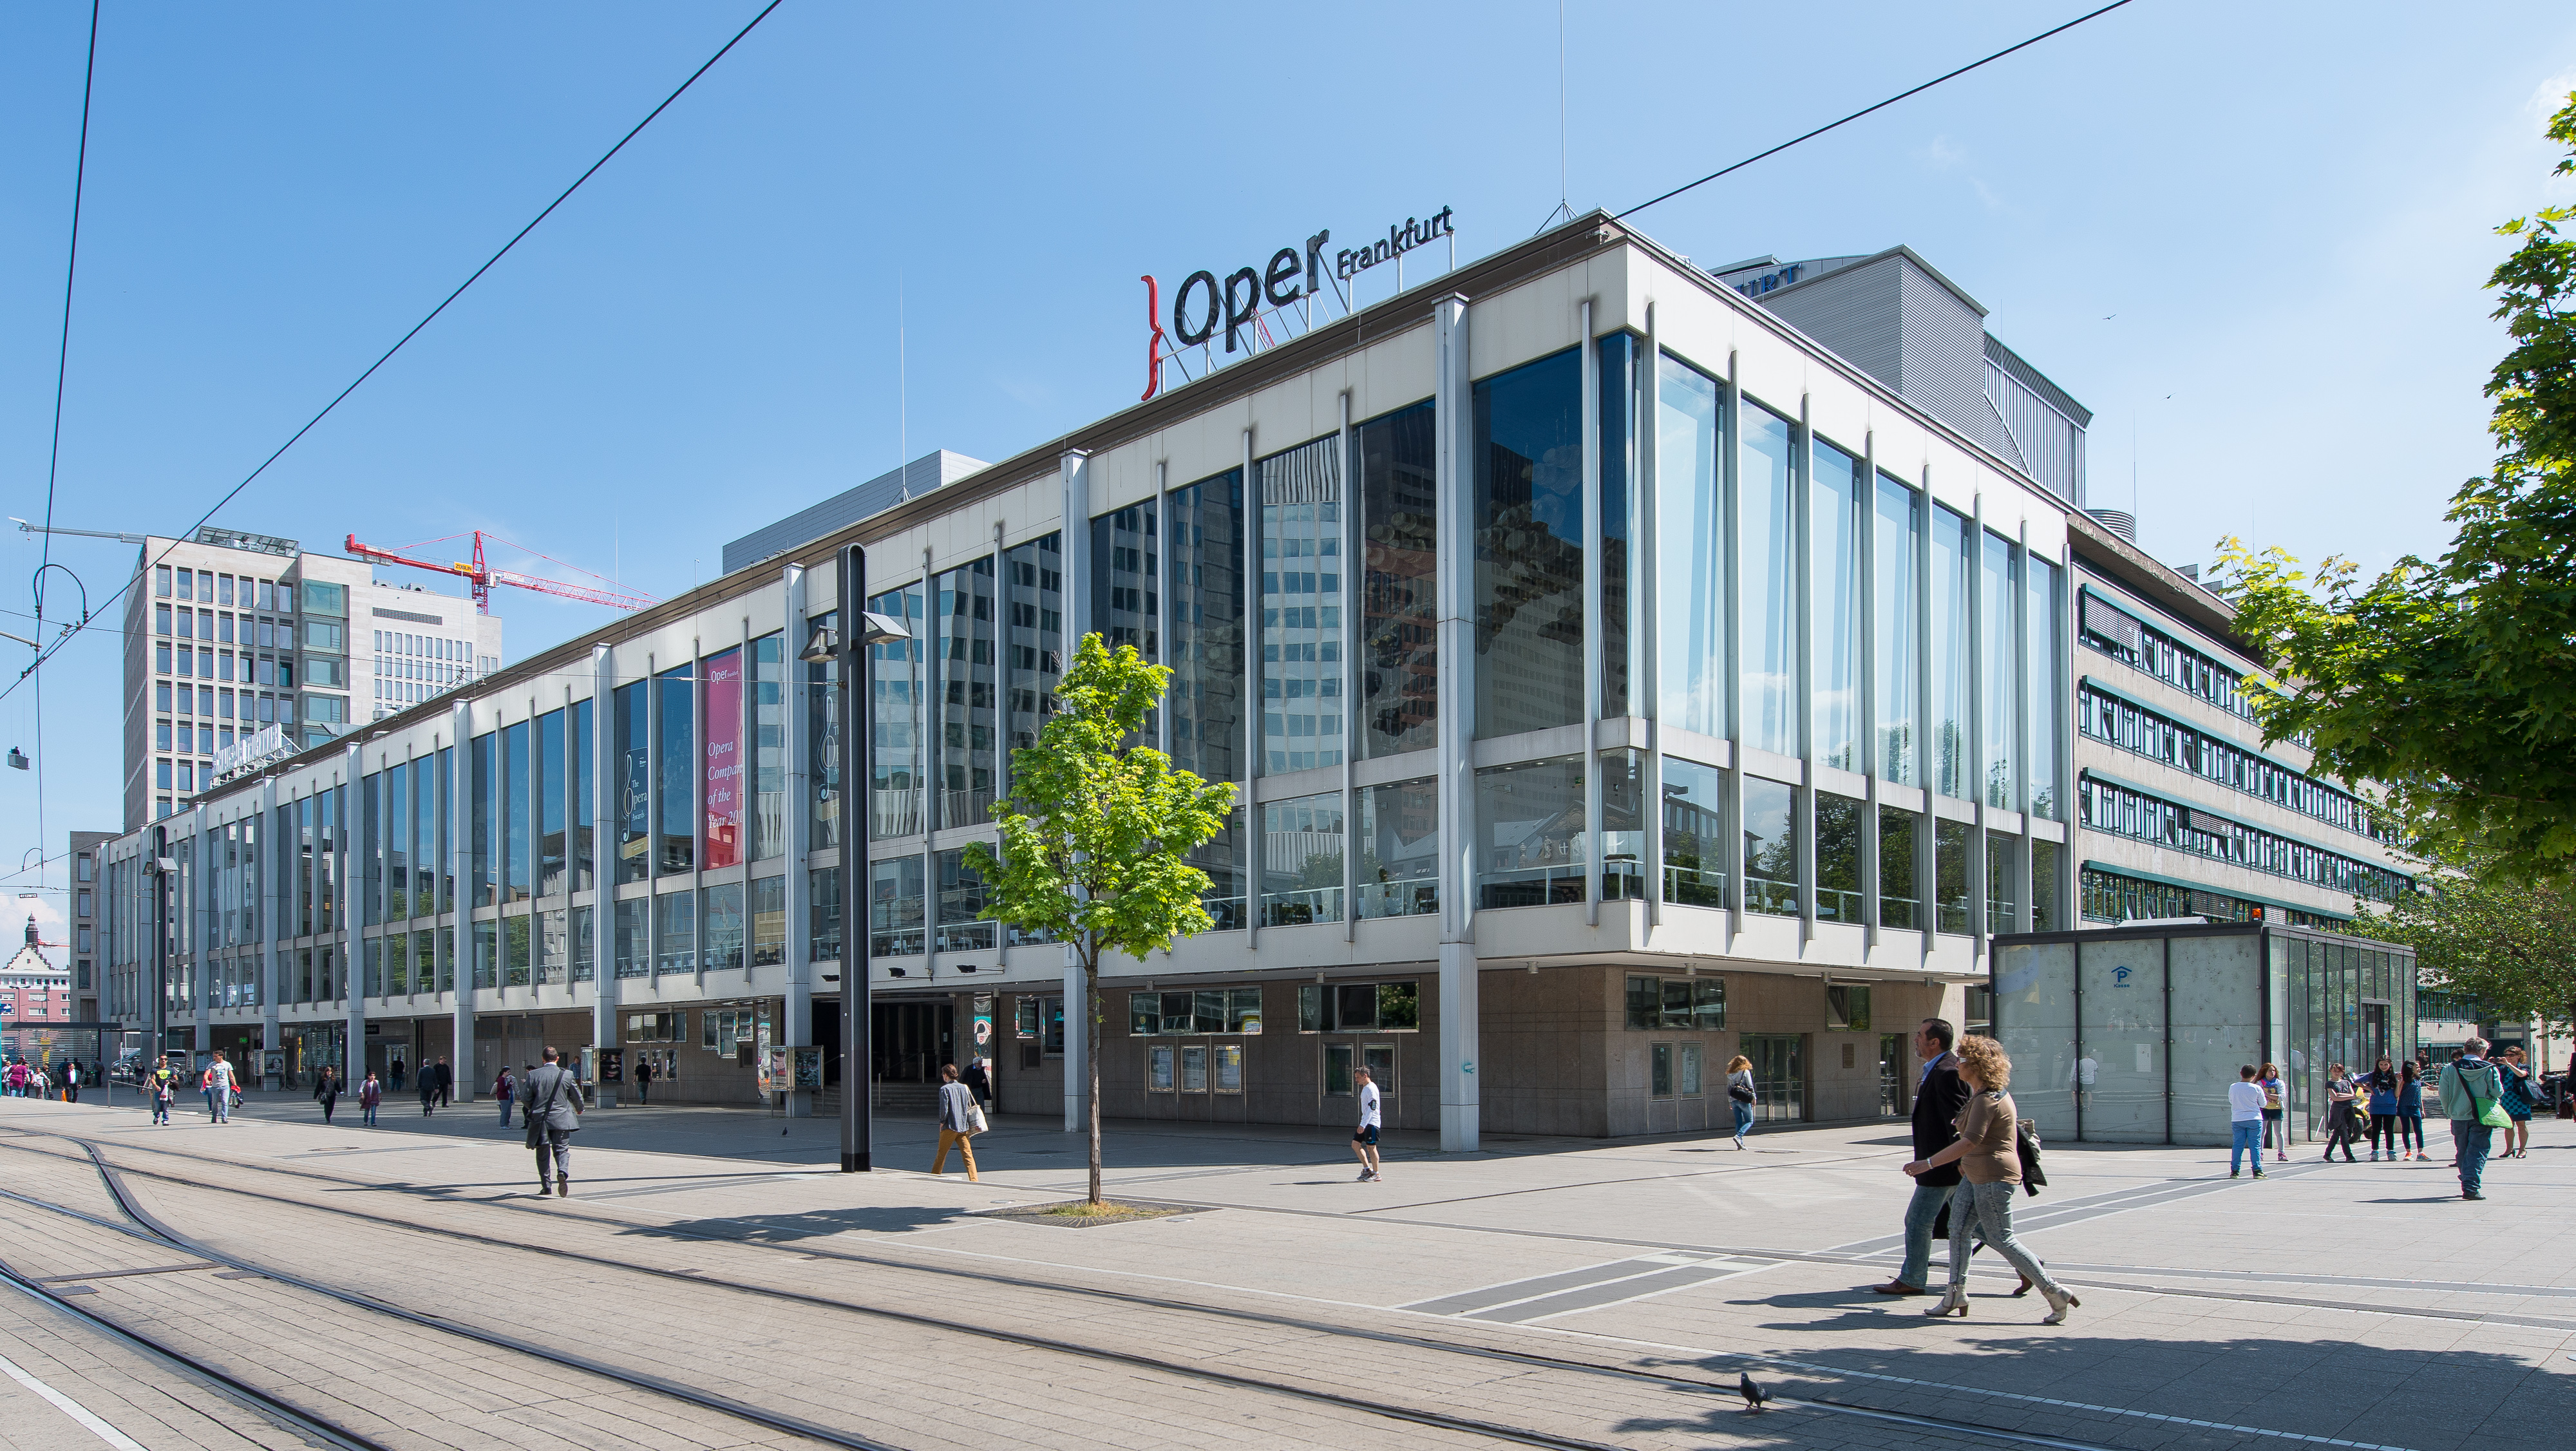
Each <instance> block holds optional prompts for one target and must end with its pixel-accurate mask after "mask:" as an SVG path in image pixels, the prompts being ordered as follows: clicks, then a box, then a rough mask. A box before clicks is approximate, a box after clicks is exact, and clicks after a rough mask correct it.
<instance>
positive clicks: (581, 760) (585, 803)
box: [569, 700, 599, 892]
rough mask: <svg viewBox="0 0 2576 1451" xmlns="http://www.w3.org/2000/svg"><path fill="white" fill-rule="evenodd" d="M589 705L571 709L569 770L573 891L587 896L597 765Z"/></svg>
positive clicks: (590, 885) (590, 881)
mask: <svg viewBox="0 0 2576 1451" xmlns="http://www.w3.org/2000/svg"><path fill="white" fill-rule="evenodd" d="M593 719H594V717H593V716H592V714H591V703H590V702H589V701H587V700H577V701H574V702H573V706H572V726H571V729H572V742H571V748H570V756H571V760H572V764H571V766H570V767H569V770H570V773H571V774H570V780H571V783H572V791H571V796H572V847H573V851H572V860H573V873H572V889H573V890H574V891H576V892H587V891H590V890H591V889H592V888H593V887H595V886H596V885H598V884H597V882H596V881H595V880H594V879H593V867H592V861H593V858H592V849H591V822H592V820H593V819H594V818H595V817H597V815H598V814H599V813H598V810H597V808H598V804H599V791H598V784H597V781H596V778H595V776H594V771H595V770H596V767H597V764H598V745H597V741H598V738H597V737H596V736H594V735H593V734H592V733H591V732H592V729H593V727H592V721H593Z"/></svg>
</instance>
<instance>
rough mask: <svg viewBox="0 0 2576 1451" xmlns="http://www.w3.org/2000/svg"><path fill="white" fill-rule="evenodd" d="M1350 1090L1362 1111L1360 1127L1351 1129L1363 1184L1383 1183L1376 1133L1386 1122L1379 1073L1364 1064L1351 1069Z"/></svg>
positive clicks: (1352, 1149)
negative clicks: (1383, 1113) (1380, 1093)
mask: <svg viewBox="0 0 2576 1451" xmlns="http://www.w3.org/2000/svg"><path fill="white" fill-rule="evenodd" d="M1351 1091H1352V1094H1353V1095H1354V1096H1355V1097H1356V1098H1357V1099H1358V1100H1359V1114H1360V1121H1359V1125H1358V1127H1356V1128H1354V1129H1352V1130H1351V1157H1352V1158H1354V1159H1357V1160H1359V1161H1360V1182H1361V1183H1363V1184H1378V1183H1383V1182H1384V1181H1385V1179H1386V1175H1385V1173H1384V1172H1383V1165H1382V1164H1381V1163H1380V1161H1379V1159H1378V1152H1377V1136H1378V1130H1380V1129H1381V1128H1384V1127H1385V1126H1386V1124H1385V1119H1384V1117H1383V1115H1382V1113H1381V1106H1382V1104H1383V1103H1384V1100H1383V1099H1382V1098H1381V1097H1380V1096H1379V1094H1378V1088H1377V1075H1376V1074H1373V1073H1371V1072H1369V1071H1368V1069H1367V1068H1365V1067H1362V1068H1357V1069H1354V1070H1352V1072H1351Z"/></svg>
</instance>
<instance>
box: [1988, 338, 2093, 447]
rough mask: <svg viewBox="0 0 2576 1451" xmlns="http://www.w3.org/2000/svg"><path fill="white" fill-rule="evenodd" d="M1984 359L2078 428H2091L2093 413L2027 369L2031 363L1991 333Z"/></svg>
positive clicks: (2041, 373) (2035, 372) (2030, 369)
mask: <svg viewBox="0 0 2576 1451" xmlns="http://www.w3.org/2000/svg"><path fill="white" fill-rule="evenodd" d="M1986 359H1987V361H1989V362H1991V363H1993V364H1994V365H1995V366H1996V367H1999V368H2001V369H2003V370H2004V371H2005V372H2006V373H2008V374H2010V375H2012V377H2013V379H2014V381H2016V382H2018V383H2020V384H2021V385H2022V386H2023V387H2025V388H2028V389H2029V390H2030V391H2032V392H2033V393H2036V394H2038V395H2039V396H2040V397H2041V398H2043V399H2045V400H2047V402H2048V406H2049V407H2051V408H2054V409H2056V410H2057V411H2058V412H2060V413H2063V414H2065V415H2066V416H2067V417H2069V418H2071V419H2074V420H2075V426H2076V427H2078V428H2090V427H2092V426H2093V410H2092V409H2090V408H2087V407H2085V406H2084V405H2083V404H2081V403H2078V402H2076V401H2075V399H2074V398H2073V397H2072V396H2071V395H2069V394H2068V393H2067V391H2066V390H2065V389H2063V388H2060V387H2058V386H2057V385H2056V384H2055V383H2052V382H2050V381H2049V380H2048V375H2047V374H2045V373H2043V372H2041V371H2040V370H2038V369H2037V368H2034V367H2032V366H2031V365H2030V360H2029V359H2027V358H2024V357H2023V356H2022V355H2021V354H2019V353H2016V352H2014V351H2013V350H2012V349H2010V348H2008V347H2005V346H2004V345H2003V344H2002V343H2001V342H1999V341H1997V340H1996V338H1995V335H1994V334H1993V333H1988V334H1986Z"/></svg>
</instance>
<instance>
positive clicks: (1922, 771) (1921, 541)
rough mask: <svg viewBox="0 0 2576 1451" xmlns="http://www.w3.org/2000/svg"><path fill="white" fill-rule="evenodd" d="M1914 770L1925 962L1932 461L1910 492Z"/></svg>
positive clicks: (1935, 892)
mask: <svg viewBox="0 0 2576 1451" xmlns="http://www.w3.org/2000/svg"><path fill="white" fill-rule="evenodd" d="M1914 508H1915V515H1914V517H1915V519H1916V521H1917V522H1918V524H1919V525H1920V527H1919V528H1917V529H1916V530H1915V531H1914V721H1915V726H1914V740H1915V746H1914V775H1915V779H1916V780H1917V781H1919V782H1920V783H1921V784H1922V787H1923V815H1922V816H1921V817H1919V818H1917V819H1916V821H1915V823H1914V899H1915V900H1916V901H1917V902H1919V903H1921V904H1922V915H1921V916H1920V917H1919V918H1918V919H1917V920H1918V921H1919V922H1920V923H1921V924H1922V930H1923V959H1924V961H1925V962H1926V963H1927V964H1928V963H1929V962H1930V961H1931V959H1932V954H1933V952H1934V951H1935V950H1936V949H1938V948H1939V946H1940V945H1941V944H1940V931H1941V846H1940V835H1941V814H1940V811H1939V809H1938V807H1937V804H1936V803H1937V798H1938V794H1939V793H1938V791H1937V789H1936V788H1937V787H1938V786H1939V784H1940V766H1939V765H1938V763H1937V762H1936V761H1935V759H1934V756H1935V753H1936V750H1937V743H1936V739H1935V737H1936V731H1935V728H1934V725H1933V721H1932V690H1933V685H1932V677H1933V670H1934V667H1935V660H1936V657H1935V656H1934V655H1933V653H1932V531H1933V530H1935V529H1937V528H1939V527H1940V523H1941V506H1940V505H1938V504H1936V503H1934V502H1933V501H1932V465H1930V464H1928V463H1927V464H1925V465H1924V466H1923V472H1922V475H1921V477H1920V479H1919V481H1918V483H1917V485H1916V491H1915V496H1914Z"/></svg>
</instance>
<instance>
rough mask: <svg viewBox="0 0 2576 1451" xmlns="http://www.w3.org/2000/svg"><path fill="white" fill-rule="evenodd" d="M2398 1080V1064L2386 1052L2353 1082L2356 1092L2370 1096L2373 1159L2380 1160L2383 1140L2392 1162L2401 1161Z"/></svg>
mask: <svg viewBox="0 0 2576 1451" xmlns="http://www.w3.org/2000/svg"><path fill="white" fill-rule="evenodd" d="M2397 1082H2398V1080H2397V1065H2396V1064H2395V1063H2393V1062H2391V1061H2390V1060H2389V1057H2388V1055H2387V1054H2385V1053H2382V1054H2380V1055H2379V1062H2378V1063H2376V1064H2374V1065H2372V1067H2371V1070H2370V1071H2369V1072H2368V1073H2365V1074H2363V1075H2362V1076H2361V1077H2360V1078H2359V1079H2358V1080H2356V1081H2355V1082H2354V1085H2353V1088H2354V1096H2355V1097H2356V1098H2361V1099H2367V1100H2368V1103H2369V1108H2370V1158H2371V1162H2373V1163H2377V1162H2378V1161H2379V1150H2380V1147H2381V1145H2382V1144H2383V1143H2385V1145H2386V1146H2387V1149H2388V1161H2389V1162H2390V1163H2392V1164H2393V1163H2395V1162H2397Z"/></svg>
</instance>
